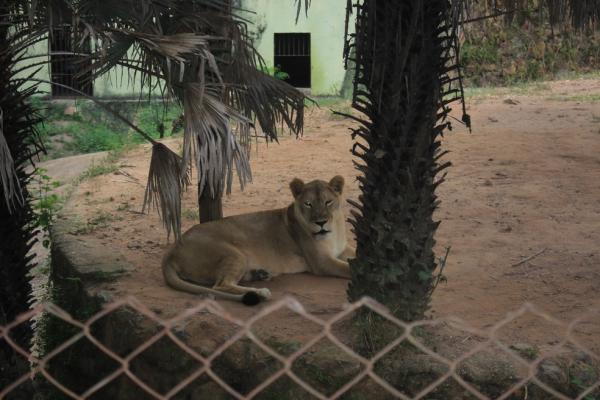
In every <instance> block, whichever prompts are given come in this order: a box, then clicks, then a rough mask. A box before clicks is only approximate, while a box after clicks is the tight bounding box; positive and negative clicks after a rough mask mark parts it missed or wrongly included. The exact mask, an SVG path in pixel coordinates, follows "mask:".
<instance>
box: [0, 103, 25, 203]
mask: <svg viewBox="0 0 600 400" xmlns="http://www.w3.org/2000/svg"><path fill="white" fill-rule="evenodd" d="M0 189H2V192H3V193H4V201H5V204H6V207H7V208H8V211H9V212H12V210H13V208H14V206H15V202H17V204H18V205H22V204H23V194H22V193H21V185H20V183H19V177H18V176H17V171H16V170H15V162H14V160H13V158H12V155H11V154H10V149H9V148H8V143H7V142H6V138H5V137H4V112H3V111H2V108H0Z"/></svg>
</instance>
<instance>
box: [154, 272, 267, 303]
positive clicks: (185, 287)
mask: <svg viewBox="0 0 600 400" xmlns="http://www.w3.org/2000/svg"><path fill="white" fill-rule="evenodd" d="M163 275H164V277H165V281H166V282H167V284H168V285H169V286H171V287H172V288H173V289H177V290H181V291H184V292H188V293H192V294H207V295H213V296H214V297H216V298H220V299H224V300H233V301H238V302H241V303H244V304H245V305H247V306H253V305H256V304H258V303H260V301H261V299H260V297H259V296H258V295H257V294H256V293H254V292H248V293H245V294H232V293H225V292H221V291H220V290H215V289H211V288H208V287H206V286H201V285H197V284H195V283H192V282H188V281H186V280H184V279H181V277H180V276H179V274H178V273H177V271H175V269H174V268H173V266H172V265H171V263H170V262H168V261H166V262H165V263H164V264H163Z"/></svg>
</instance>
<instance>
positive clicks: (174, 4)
mask: <svg viewBox="0 0 600 400" xmlns="http://www.w3.org/2000/svg"><path fill="white" fill-rule="evenodd" d="M70 11H71V13H72V18H73V25H74V26H75V24H78V26H80V27H81V29H80V32H79V36H80V40H85V39H86V38H91V39H92V41H93V42H94V43H93V44H94V48H95V49H96V51H95V52H94V53H93V54H92V55H91V58H92V60H93V63H92V64H91V72H92V77H97V76H99V75H101V74H104V73H107V71H109V70H111V69H112V68H114V67H116V66H120V67H125V68H127V69H128V70H130V71H134V72H135V73H137V74H139V79H140V82H142V84H143V87H144V88H145V89H151V88H153V87H155V86H156V87H158V88H159V91H160V92H161V93H163V95H165V96H169V97H172V98H174V99H175V100H176V101H177V102H179V103H180V104H181V105H182V106H183V109H184V152H183V159H182V160H179V158H178V157H177V156H176V155H175V154H174V153H172V152H170V151H168V149H166V147H164V146H162V145H159V144H155V145H154V148H153V157H152V161H151V168H150V174H149V180H148V183H149V184H148V190H147V192H146V204H150V203H152V202H155V203H156V204H160V208H161V215H162V218H163V221H164V223H165V225H166V226H167V227H168V229H172V230H173V231H174V232H175V235H176V236H178V235H179V230H180V220H179V219H180V200H179V199H180V196H181V193H180V192H181V189H182V188H183V187H185V186H186V184H187V174H188V172H189V170H190V166H192V165H194V166H195V167H196V169H197V171H198V197H199V206H200V219H201V221H202V222H205V221H209V220H213V219H217V218H220V217H221V216H222V206H221V197H222V195H223V193H224V192H227V193H229V192H230V191H231V187H232V183H233V171H234V170H235V171H236V173H237V176H238V179H239V183H240V185H241V186H242V188H243V187H244V185H245V184H246V183H247V182H249V181H250V180H251V171H250V165H249V163H248V157H249V152H248V150H249V146H250V142H251V141H250V133H251V129H252V128H253V126H254V122H255V121H256V122H258V125H260V127H261V128H262V130H263V132H264V133H265V135H266V137H267V138H269V139H272V140H276V139H277V135H278V129H277V126H278V125H286V126H287V127H288V128H289V129H290V130H291V131H292V132H294V133H296V134H299V133H300V132H301V130H302V125H303V109H304V95H303V94H302V93H301V92H300V91H298V90H296V89H295V88H293V87H292V86H290V85H288V84H286V83H285V82H282V81H281V80H278V79H276V78H274V77H271V76H269V75H267V74H265V73H263V72H261V71H262V70H264V62H263V60H262V58H261V57H260V55H259V54H258V53H257V52H256V50H255V49H254V48H253V47H252V45H251V42H250V38H249V37H248V33H247V27H246V24H245V23H244V22H243V21H242V20H240V19H238V18H235V17H234V15H233V13H234V10H233V9H232V6H231V4H230V1H228V0H202V1H192V0H187V1H181V0H180V1H178V0H161V1H157V0H143V1H139V0H124V1H123V0H107V1H103V2H101V3H100V2H96V1H92V0H87V1H80V2H79V3H78V6H77V7H76V8H72V9H71V10H70ZM131 54H133V55H134V57H131ZM84 72H85V71H84ZM167 166H170V167H174V168H175V169H173V168H165V167H167ZM173 171H175V172H176V173H173Z"/></svg>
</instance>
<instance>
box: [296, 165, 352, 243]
mask: <svg viewBox="0 0 600 400" xmlns="http://www.w3.org/2000/svg"><path fill="white" fill-rule="evenodd" d="M290 189H291V190H292V194H293V195H294V210H295V214H296V217H297V219H298V222H299V223H300V224H301V225H302V226H303V227H304V229H306V230H307V231H308V232H309V233H311V234H312V235H313V237H314V238H315V239H317V240H319V239H323V238H325V237H327V235H328V234H329V233H331V231H332V229H333V225H334V219H335V218H336V217H341V210H340V206H341V199H342V191H343V189H344V178H342V177H341V176H339V175H338V176H335V177H333V178H332V179H331V180H330V181H329V183H327V182H325V181H321V180H314V181H312V182H309V183H306V184H305V183H304V182H303V181H302V180H300V179H298V178H296V179H294V180H293V181H292V182H291V183H290Z"/></svg>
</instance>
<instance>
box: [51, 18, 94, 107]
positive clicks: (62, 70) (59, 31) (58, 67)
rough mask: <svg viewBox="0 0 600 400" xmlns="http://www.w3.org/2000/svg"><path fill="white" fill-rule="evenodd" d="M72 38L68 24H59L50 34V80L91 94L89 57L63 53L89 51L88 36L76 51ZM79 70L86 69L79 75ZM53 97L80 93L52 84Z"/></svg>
mask: <svg viewBox="0 0 600 400" xmlns="http://www.w3.org/2000/svg"><path fill="white" fill-rule="evenodd" d="M73 43H74V38H73V35H72V29H71V26H70V25H67V24H65V25H61V26H60V27H59V28H56V29H54V30H53V31H52V32H51V34H50V74H51V80H52V82H55V83H59V84H61V85H66V86H70V87H72V88H73V89H77V90H80V91H82V92H83V93H85V94H88V95H90V96H91V95H92V94H93V89H92V80H91V70H89V67H90V60H89V58H85V57H82V56H76V55H72V54H64V53H74V52H80V53H89V52H90V41H89V38H88V39H87V40H86V41H84V43H83V45H82V46H81V48H80V49H78V50H77V51H74V50H73V49H74V46H73ZM81 71H87V72H86V73H85V75H81ZM52 96H53V97H79V96H81V95H80V94H78V93H76V92H73V91H72V90H69V89H67V88H65V87H62V86H58V85H52Z"/></svg>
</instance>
